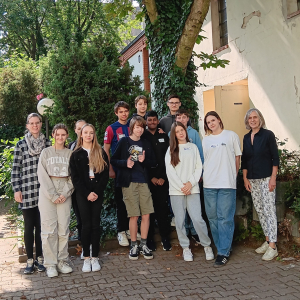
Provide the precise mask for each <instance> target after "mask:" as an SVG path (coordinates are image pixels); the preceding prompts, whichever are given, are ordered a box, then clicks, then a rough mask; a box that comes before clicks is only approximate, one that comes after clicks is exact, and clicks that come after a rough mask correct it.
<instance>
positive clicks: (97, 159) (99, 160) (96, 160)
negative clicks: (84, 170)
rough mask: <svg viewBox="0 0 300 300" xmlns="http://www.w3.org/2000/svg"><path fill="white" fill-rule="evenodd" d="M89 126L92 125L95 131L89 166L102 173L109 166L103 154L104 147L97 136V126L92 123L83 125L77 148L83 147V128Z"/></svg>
mask: <svg viewBox="0 0 300 300" xmlns="http://www.w3.org/2000/svg"><path fill="white" fill-rule="evenodd" d="M87 126H89V127H92V128H93V131H94V138H93V141H92V148H91V151H90V155H89V166H90V168H91V169H92V170H93V171H94V172H95V173H101V172H102V171H103V170H104V169H105V168H106V167H107V163H106V161H105V160H104V159H103V156H102V154H103V149H102V147H101V146H100V145H99V143H98V140H97V136H96V130H95V127H94V126H93V125H92V124H88V123H86V124H84V125H83V126H82V128H81V130H80V134H79V137H78V141H77V145H76V148H75V150H77V149H79V148H82V144H83V143H82V137H81V135H82V130H83V129H84V128H85V127H87ZM75 150H74V151H75Z"/></svg>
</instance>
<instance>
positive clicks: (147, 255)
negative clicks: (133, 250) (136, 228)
mask: <svg viewBox="0 0 300 300" xmlns="http://www.w3.org/2000/svg"><path fill="white" fill-rule="evenodd" d="M140 253H141V254H142V255H143V256H144V258H146V259H152V258H153V254H152V253H151V251H150V249H149V248H148V247H147V245H143V246H142V247H140Z"/></svg>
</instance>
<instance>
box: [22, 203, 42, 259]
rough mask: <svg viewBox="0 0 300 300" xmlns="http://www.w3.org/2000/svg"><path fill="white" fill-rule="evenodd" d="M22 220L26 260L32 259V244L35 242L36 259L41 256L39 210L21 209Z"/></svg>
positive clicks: (35, 208)
mask: <svg viewBox="0 0 300 300" xmlns="http://www.w3.org/2000/svg"><path fill="white" fill-rule="evenodd" d="M22 213H23V218H24V242H25V249H26V253H27V257H28V259H31V258H33V242H35V254H36V255H35V256H36V258H37V257H39V256H42V255H43V250H42V240H41V218H40V212H39V208H38V207H37V206H36V207H34V208H27V209H22ZM34 229H35V233H33V232H34Z"/></svg>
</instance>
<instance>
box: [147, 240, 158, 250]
mask: <svg viewBox="0 0 300 300" xmlns="http://www.w3.org/2000/svg"><path fill="white" fill-rule="evenodd" d="M147 247H148V249H149V250H150V251H156V244H155V242H154V240H153V239H151V240H147Z"/></svg>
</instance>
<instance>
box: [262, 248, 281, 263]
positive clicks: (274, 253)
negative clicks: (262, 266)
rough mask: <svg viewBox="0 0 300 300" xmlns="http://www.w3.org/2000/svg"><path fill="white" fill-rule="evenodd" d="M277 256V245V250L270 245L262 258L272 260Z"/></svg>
mask: <svg viewBox="0 0 300 300" xmlns="http://www.w3.org/2000/svg"><path fill="white" fill-rule="evenodd" d="M276 256H278V252H277V247H276V249H275V250H274V249H273V248H271V247H268V249H267V251H266V253H265V254H264V255H263V257H262V260H272V259H273V258H274V257H276Z"/></svg>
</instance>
